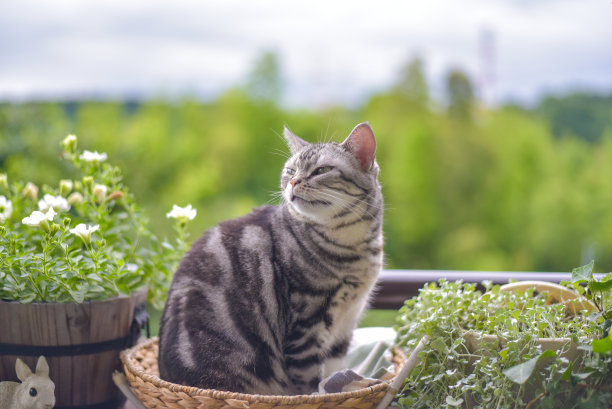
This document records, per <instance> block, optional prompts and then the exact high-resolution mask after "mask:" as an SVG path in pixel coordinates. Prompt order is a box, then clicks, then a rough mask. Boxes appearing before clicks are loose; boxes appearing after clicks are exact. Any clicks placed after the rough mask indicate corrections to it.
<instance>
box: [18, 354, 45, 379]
mask: <svg viewBox="0 0 612 409" xmlns="http://www.w3.org/2000/svg"><path fill="white" fill-rule="evenodd" d="M47 368H48V367H47ZM15 372H16V373H17V378H18V379H19V380H20V381H21V382H25V380H26V379H27V378H28V376H30V375H32V370H30V367H29V366H27V365H26V364H25V362H23V361H22V360H21V359H19V358H17V361H16V362H15Z"/></svg>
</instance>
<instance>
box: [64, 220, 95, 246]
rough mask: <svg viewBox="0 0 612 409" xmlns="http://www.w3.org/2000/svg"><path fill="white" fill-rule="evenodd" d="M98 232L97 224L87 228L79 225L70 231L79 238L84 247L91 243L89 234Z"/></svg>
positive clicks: (83, 224) (81, 224) (84, 225)
mask: <svg viewBox="0 0 612 409" xmlns="http://www.w3.org/2000/svg"><path fill="white" fill-rule="evenodd" d="M98 230H100V225H99V224H96V225H95V226H87V225H86V224H85V223H80V224H77V225H76V227H75V228H74V229H70V233H72V234H74V235H77V236H79V237H80V238H81V240H83V242H84V243H85V244H86V245H89V243H91V233H93V232H95V231H98Z"/></svg>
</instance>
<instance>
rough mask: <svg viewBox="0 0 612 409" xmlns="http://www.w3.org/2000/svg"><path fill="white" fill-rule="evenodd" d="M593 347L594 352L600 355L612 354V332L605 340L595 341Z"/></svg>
mask: <svg viewBox="0 0 612 409" xmlns="http://www.w3.org/2000/svg"><path fill="white" fill-rule="evenodd" d="M591 345H592V346H593V352H597V353H598V354H609V353H612V331H610V332H609V333H608V336H607V337H605V338H603V339H594V340H593V342H592V344H591Z"/></svg>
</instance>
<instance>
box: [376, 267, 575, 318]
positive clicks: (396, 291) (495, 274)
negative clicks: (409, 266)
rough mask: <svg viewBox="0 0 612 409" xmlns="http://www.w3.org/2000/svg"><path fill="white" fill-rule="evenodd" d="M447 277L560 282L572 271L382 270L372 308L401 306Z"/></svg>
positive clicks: (497, 281)
mask: <svg viewBox="0 0 612 409" xmlns="http://www.w3.org/2000/svg"><path fill="white" fill-rule="evenodd" d="M441 278H445V279H447V280H448V281H457V280H463V281H464V282H469V283H481V282H482V281H484V280H490V281H492V282H493V284H506V283H508V281H509V280H511V279H514V280H519V281H525V280H540V281H550V282H554V283H560V282H561V281H569V280H570V278H571V274H570V273H543V272H515V271H456V270H451V271H444V270H383V272H382V273H381V274H380V277H379V280H378V287H377V291H376V293H375V295H374V299H373V300H372V303H371V304H370V307H371V308H377V309H398V308H399V307H401V306H402V305H403V303H404V300H406V299H408V298H410V297H413V296H415V295H417V294H418V292H419V289H420V288H422V287H423V286H424V285H425V283H430V282H433V281H438V280H439V279H441Z"/></svg>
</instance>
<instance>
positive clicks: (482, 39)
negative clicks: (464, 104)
mask: <svg viewBox="0 0 612 409" xmlns="http://www.w3.org/2000/svg"><path fill="white" fill-rule="evenodd" d="M478 54H479V73H478V99H479V101H480V104H481V105H482V106H485V107H488V106H489V107H490V106H493V105H495V103H496V102H497V101H496V100H495V97H496V95H495V64H496V54H497V50H496V39H495V31H494V30H493V29H491V28H488V27H483V28H481V29H480V32H479V33H478Z"/></svg>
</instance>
